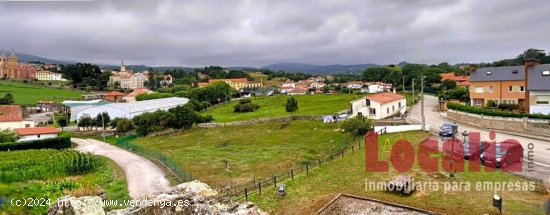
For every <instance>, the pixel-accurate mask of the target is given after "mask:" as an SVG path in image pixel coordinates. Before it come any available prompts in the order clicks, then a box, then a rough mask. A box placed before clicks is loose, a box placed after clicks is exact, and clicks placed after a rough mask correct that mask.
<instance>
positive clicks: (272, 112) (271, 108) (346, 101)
mask: <svg viewBox="0 0 550 215" xmlns="http://www.w3.org/2000/svg"><path fill="white" fill-rule="evenodd" d="M362 96H364V95H355V94H343V95H306V96H294V98H296V100H298V112H297V115H301V116H307V115H326V114H335V113H337V112H339V111H341V110H345V109H349V108H350V102H351V101H353V100H355V99H357V98H360V97H362ZM289 97H290V96H270V97H256V98H252V103H254V104H257V105H259V106H260V108H259V109H258V110H256V111H254V112H249V113H233V107H234V106H235V104H237V103H238V101H232V102H229V103H227V104H222V105H218V106H214V107H212V108H209V109H208V110H207V111H206V112H205V113H206V114H210V115H212V116H213V117H214V122H234V121H243V120H251V119H256V118H269V117H283V116H290V115H291V114H290V113H287V112H286V111H285V103H286V100H287V98H289Z"/></svg>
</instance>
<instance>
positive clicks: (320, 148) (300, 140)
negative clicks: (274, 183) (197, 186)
mask: <svg viewBox="0 0 550 215" xmlns="http://www.w3.org/2000/svg"><path fill="white" fill-rule="evenodd" d="M134 142H135V143H136V144H138V145H141V146H143V147H145V148H150V149H153V150H159V151H162V152H163V153H164V154H166V155H167V156H168V157H169V158H170V159H171V160H173V161H175V162H176V163H178V164H179V165H181V167H182V168H183V169H184V170H185V171H187V172H190V173H191V174H192V175H193V176H195V177H198V179H199V180H201V181H203V182H206V183H208V184H210V185H213V186H227V185H231V184H233V185H241V184H242V183H244V182H249V181H252V180H253V178H265V177H270V176H271V174H274V173H277V174H280V173H281V172H285V171H287V170H288V168H289V167H290V166H292V165H295V164H296V163H299V162H302V161H304V160H311V159H317V158H319V157H321V156H326V155H327V154H328V153H330V152H331V151H332V152H336V151H338V150H339V149H340V147H342V145H343V144H344V145H345V144H349V142H350V136H349V134H342V133H341V132H340V131H339V128H338V124H323V123H322V122H313V121H292V122H289V123H261V124H256V125H253V126H239V127H225V128H216V129H192V130H189V131H185V132H183V133H180V134H177V135H174V136H159V137H146V138H138V139H136V140H135V141H134ZM225 161H227V164H228V167H229V168H228V170H226V166H225V163H224V162H225Z"/></svg>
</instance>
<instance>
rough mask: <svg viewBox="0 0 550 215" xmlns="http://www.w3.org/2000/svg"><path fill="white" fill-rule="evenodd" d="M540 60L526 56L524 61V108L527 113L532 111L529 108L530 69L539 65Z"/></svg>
mask: <svg viewBox="0 0 550 215" xmlns="http://www.w3.org/2000/svg"><path fill="white" fill-rule="evenodd" d="M539 64H540V61H539V60H537V59H534V58H526V59H525V60H524V61H523V65H524V68H525V100H523V110H525V113H530V112H531V111H530V110H529V90H527V89H528V88H529V69H530V68H531V67H533V66H535V65H539Z"/></svg>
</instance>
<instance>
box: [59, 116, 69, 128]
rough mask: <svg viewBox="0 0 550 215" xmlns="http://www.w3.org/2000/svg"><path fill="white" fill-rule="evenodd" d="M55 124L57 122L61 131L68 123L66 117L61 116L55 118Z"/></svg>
mask: <svg viewBox="0 0 550 215" xmlns="http://www.w3.org/2000/svg"><path fill="white" fill-rule="evenodd" d="M57 124H59V126H60V127H61V131H63V128H64V127H67V124H68V122H67V118H65V117H61V118H59V119H57Z"/></svg>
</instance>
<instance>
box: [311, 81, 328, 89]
mask: <svg viewBox="0 0 550 215" xmlns="http://www.w3.org/2000/svg"><path fill="white" fill-rule="evenodd" d="M325 85H326V84H325V83H324V82H311V84H309V87H310V88H316V89H321V88H323V87H324V86H325Z"/></svg>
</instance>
